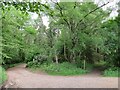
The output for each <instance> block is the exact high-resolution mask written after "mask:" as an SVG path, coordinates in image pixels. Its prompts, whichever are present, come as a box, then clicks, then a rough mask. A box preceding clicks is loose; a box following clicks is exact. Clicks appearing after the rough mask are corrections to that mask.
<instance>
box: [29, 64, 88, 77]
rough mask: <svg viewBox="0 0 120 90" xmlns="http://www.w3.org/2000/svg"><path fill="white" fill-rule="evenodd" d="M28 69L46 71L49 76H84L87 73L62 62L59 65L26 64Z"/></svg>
mask: <svg viewBox="0 0 120 90" xmlns="http://www.w3.org/2000/svg"><path fill="white" fill-rule="evenodd" d="M28 67H30V68H38V67H39V68H40V69H42V70H44V71H46V72H47V73H48V74H50V75H64V76H67V75H81V74H85V73H87V72H88V71H87V70H83V69H81V68H77V67H76V66H75V65H73V64H71V63H68V62H64V63H59V64H55V63H51V64H46V63H44V64H42V65H39V64H38V63H34V64H33V63H28Z"/></svg>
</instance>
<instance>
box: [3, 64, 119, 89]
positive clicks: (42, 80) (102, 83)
mask: <svg viewBox="0 0 120 90" xmlns="http://www.w3.org/2000/svg"><path fill="white" fill-rule="evenodd" d="M7 74H8V81H7V83H6V85H5V86H4V87H5V88H118V78H114V77H112V78H111V77H102V76H101V75H100V74H99V73H98V72H97V71H95V72H93V73H90V74H87V75H81V76H50V75H47V74H45V73H42V72H41V73H33V72H30V71H29V70H27V69H26V68H25V64H21V65H18V66H16V67H14V68H10V69H8V71H7Z"/></svg>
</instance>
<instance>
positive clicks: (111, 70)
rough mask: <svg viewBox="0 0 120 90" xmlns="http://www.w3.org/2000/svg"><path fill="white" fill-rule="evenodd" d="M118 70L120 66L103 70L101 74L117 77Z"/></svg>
mask: <svg viewBox="0 0 120 90" xmlns="http://www.w3.org/2000/svg"><path fill="white" fill-rule="evenodd" d="M119 70H120V68H117V67H113V68H109V69H106V70H105V71H104V72H103V75H104V76H109V77H119V76H120V74H119Z"/></svg>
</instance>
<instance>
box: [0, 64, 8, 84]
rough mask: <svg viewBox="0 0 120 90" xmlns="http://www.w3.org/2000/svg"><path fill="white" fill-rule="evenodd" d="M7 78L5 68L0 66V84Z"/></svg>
mask: <svg viewBox="0 0 120 90" xmlns="http://www.w3.org/2000/svg"><path fill="white" fill-rule="evenodd" d="M6 80H7V74H6V72H5V69H3V68H2V66H0V85H2V84H3V83H4V82H5V81H6Z"/></svg>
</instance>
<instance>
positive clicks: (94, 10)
mask: <svg viewBox="0 0 120 90" xmlns="http://www.w3.org/2000/svg"><path fill="white" fill-rule="evenodd" d="M108 3H110V2H107V3H105V4H103V5H101V6H99V7H97V8H95V9H94V10H92V11H90V12H89V13H87V14H86V15H85V16H84V17H83V18H82V19H81V20H80V21H79V22H78V24H77V26H76V27H78V25H79V24H80V23H81V22H82V21H83V20H84V19H85V18H86V17H87V16H88V15H90V14H91V13H93V12H95V11H96V10H98V9H100V8H102V7H104V6H105V5H107V4H108Z"/></svg>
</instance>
